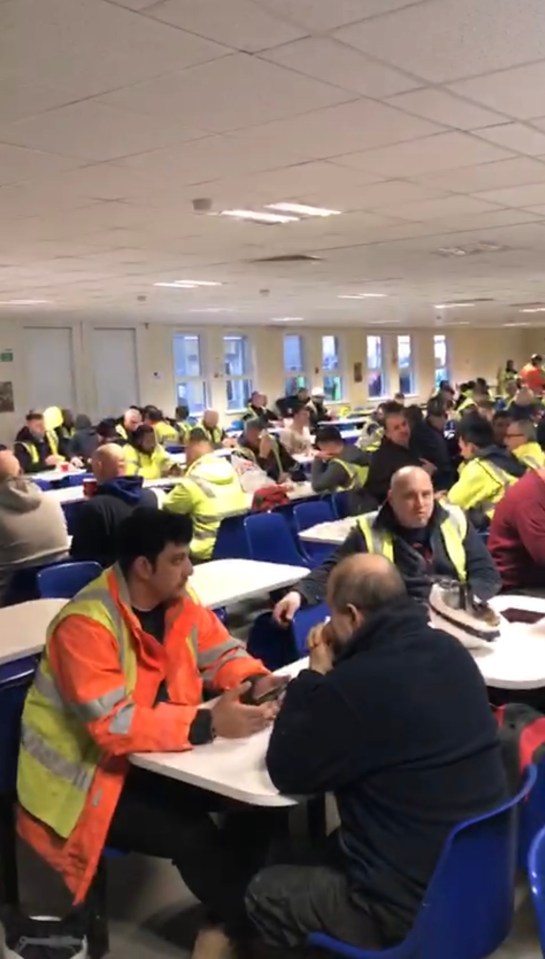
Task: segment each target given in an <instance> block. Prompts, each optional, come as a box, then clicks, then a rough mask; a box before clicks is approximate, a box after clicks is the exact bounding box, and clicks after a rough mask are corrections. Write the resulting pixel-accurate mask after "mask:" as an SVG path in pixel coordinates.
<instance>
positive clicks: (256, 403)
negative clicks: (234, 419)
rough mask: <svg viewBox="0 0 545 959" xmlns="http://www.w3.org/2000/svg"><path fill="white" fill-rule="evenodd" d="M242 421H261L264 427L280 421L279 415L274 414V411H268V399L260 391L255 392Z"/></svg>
mask: <svg viewBox="0 0 545 959" xmlns="http://www.w3.org/2000/svg"><path fill="white" fill-rule="evenodd" d="M242 419H243V420H255V419H257V420H261V422H262V423H263V426H267V423H275V422H276V421H277V420H278V415H277V414H276V413H273V411H272V410H269V409H267V397H266V396H265V394H264V393H260V392H259V390H254V391H253V393H252V395H251V396H250V402H249V403H248V406H247V407H246V412H245V413H244V415H243V417H242Z"/></svg>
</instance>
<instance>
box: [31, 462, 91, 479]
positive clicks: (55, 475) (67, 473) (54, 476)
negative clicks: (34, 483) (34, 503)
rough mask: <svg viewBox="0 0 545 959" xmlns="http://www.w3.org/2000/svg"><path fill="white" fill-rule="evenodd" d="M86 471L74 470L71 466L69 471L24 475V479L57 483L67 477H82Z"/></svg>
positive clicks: (46, 471) (53, 470) (57, 470)
mask: <svg viewBox="0 0 545 959" xmlns="http://www.w3.org/2000/svg"><path fill="white" fill-rule="evenodd" d="M85 472H86V470H78V469H74V467H73V466H71V467H70V469H69V470H60V469H52V470H43V471H42V472H41V473H25V477H26V479H31V480H37V479H39V480H47V481H48V483H58V482H59V481H60V480H65V479H66V477H67V476H83V475H84V474H85Z"/></svg>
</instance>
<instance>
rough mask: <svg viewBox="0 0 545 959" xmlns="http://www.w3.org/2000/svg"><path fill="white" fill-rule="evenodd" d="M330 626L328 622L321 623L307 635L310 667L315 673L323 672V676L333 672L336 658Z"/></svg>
mask: <svg viewBox="0 0 545 959" xmlns="http://www.w3.org/2000/svg"><path fill="white" fill-rule="evenodd" d="M328 626H329V624H328V623H319V624H318V626H314V627H313V628H312V629H311V631H310V633H309V634H308V636H307V646H308V649H309V654H310V656H309V659H310V662H309V666H310V669H312V670H314V672H315V673H322V675H323V676H325V675H326V674H327V673H329V672H331V670H332V669H333V662H334V658H335V656H334V650H333V645H332V636H331V630H330V629H328Z"/></svg>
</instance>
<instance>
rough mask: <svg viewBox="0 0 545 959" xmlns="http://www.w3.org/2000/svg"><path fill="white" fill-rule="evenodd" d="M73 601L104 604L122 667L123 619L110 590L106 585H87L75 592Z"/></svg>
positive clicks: (123, 650) (123, 648) (123, 662)
mask: <svg viewBox="0 0 545 959" xmlns="http://www.w3.org/2000/svg"><path fill="white" fill-rule="evenodd" d="M75 602H82V603H87V602H94V603H100V604H101V605H102V606H104V608H105V609H106V611H107V612H108V614H109V616H110V619H111V620H112V624H113V631H114V636H115V639H116V640H117V645H118V649H119V656H120V658H121V665H122V667H123V669H124V668H125V644H124V642H123V631H124V629H125V621H124V619H123V615H122V613H121V610H120V609H119V607H118V605H117V604H116V602H115V600H114V598H113V596H112V594H111V593H110V591H109V590H108V589H107V588H106V587H104V588H103V589H89V588H88V587H85V588H84V589H83V590H81V592H79V593H77V594H76V596H75ZM74 615H76V616H77V615H78V614H77V613H75V614H74Z"/></svg>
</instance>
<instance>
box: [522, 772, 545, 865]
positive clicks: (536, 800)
mask: <svg viewBox="0 0 545 959" xmlns="http://www.w3.org/2000/svg"><path fill="white" fill-rule="evenodd" d="M535 765H536V773H537V776H536V783H535V786H534V788H533V789H532V792H531V793H530V795H529V796H528V799H527V800H526V802H525V803H523V804H522V806H521V807H520V822H519V844H518V865H519V867H520V868H521V869H526V868H527V865H528V855H529V852H530V846H531V845H532V842H533V840H534V837H535V836H536V835H537V833H538V832H539V831H540V829H542V828H543V827H544V826H545V756H544V757H543V758H542V759H541V760H540V762H538V763H536V764H535Z"/></svg>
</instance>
